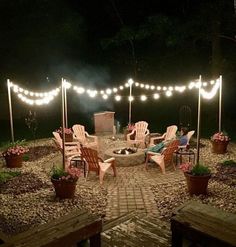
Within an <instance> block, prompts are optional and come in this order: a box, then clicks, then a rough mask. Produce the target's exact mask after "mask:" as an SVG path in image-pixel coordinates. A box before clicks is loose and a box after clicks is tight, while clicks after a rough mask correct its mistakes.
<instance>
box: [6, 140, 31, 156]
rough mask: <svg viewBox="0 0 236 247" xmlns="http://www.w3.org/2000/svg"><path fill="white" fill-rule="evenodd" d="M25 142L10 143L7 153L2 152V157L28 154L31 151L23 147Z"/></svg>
mask: <svg viewBox="0 0 236 247" xmlns="http://www.w3.org/2000/svg"><path fill="white" fill-rule="evenodd" d="M23 142H24V141H16V142H13V143H9V144H7V145H6V146H5V151H3V152H2V156H3V157H6V156H10V155H21V154H24V153H27V152H28V151H29V149H28V148H26V147H23V146H22V144H23Z"/></svg>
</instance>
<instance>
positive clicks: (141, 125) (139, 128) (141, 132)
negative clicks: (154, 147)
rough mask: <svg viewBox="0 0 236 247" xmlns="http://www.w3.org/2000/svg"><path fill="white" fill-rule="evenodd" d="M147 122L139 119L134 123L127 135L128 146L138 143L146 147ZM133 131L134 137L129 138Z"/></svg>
mask: <svg viewBox="0 0 236 247" xmlns="http://www.w3.org/2000/svg"><path fill="white" fill-rule="evenodd" d="M147 127H148V123H147V122H145V121H139V122H136V123H135V127H134V129H133V131H132V132H131V133H129V134H128V135H127V143H128V146H132V145H140V146H141V147H143V148H145V147H146V137H147V136H148V135H149V130H148V128H147ZM134 133H135V139H134V140H131V138H130V137H131V136H132V135H133V134H134Z"/></svg>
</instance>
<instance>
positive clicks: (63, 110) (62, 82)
mask: <svg viewBox="0 0 236 247" xmlns="http://www.w3.org/2000/svg"><path fill="white" fill-rule="evenodd" d="M64 96H65V93H64V79H63V78H62V80H61V105H62V166H63V169H65V102H64Z"/></svg>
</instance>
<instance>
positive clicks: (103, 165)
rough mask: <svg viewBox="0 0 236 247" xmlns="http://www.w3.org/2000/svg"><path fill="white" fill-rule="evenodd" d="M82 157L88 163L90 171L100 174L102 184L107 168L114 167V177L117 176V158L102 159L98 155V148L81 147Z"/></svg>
mask: <svg viewBox="0 0 236 247" xmlns="http://www.w3.org/2000/svg"><path fill="white" fill-rule="evenodd" d="M80 150H81V158H82V159H83V160H84V161H85V162H86V163H87V167H88V173H89V172H90V171H94V172H96V173H97V175H99V181H100V184H101V185H102V184H103V178H104V175H105V173H106V172H107V170H108V169H109V168H110V167H111V168H112V169H113V173H114V177H116V175H117V173H116V166H115V158H109V159H107V160H102V159H101V158H100V157H98V152H97V150H94V149H91V148H87V147H81V149H80Z"/></svg>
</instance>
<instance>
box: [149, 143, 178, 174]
mask: <svg viewBox="0 0 236 247" xmlns="http://www.w3.org/2000/svg"><path fill="white" fill-rule="evenodd" d="M178 146H179V140H174V141H172V142H171V143H170V144H169V146H168V147H166V148H164V150H163V151H162V153H161V154H160V153H154V152H147V157H146V163H145V167H146V170H147V168H148V161H149V159H152V160H153V161H154V162H155V163H157V164H158V165H159V166H160V168H161V171H162V173H163V174H165V173H166V171H165V165H166V164H169V163H172V165H173V167H174V169H175V170H176V168H175V165H174V163H173V154H174V152H175V151H176V150H177V149H178Z"/></svg>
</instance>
